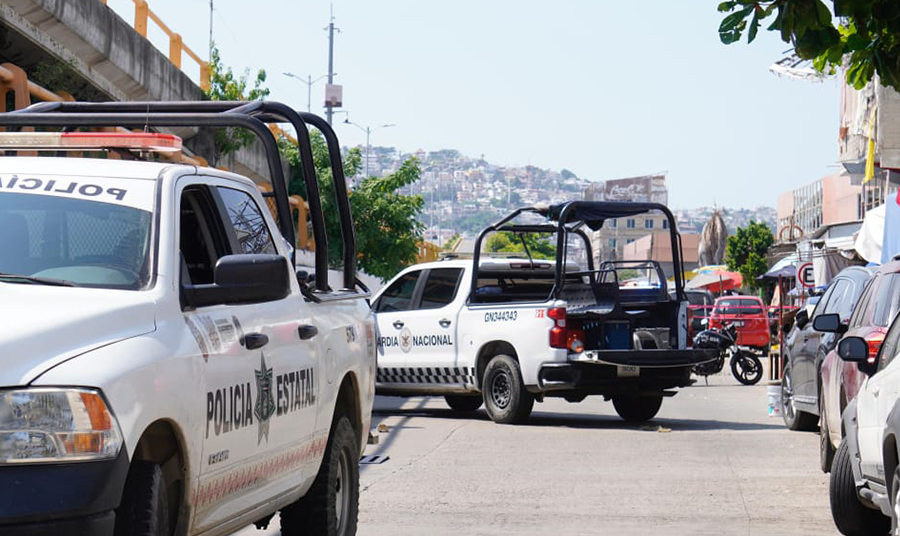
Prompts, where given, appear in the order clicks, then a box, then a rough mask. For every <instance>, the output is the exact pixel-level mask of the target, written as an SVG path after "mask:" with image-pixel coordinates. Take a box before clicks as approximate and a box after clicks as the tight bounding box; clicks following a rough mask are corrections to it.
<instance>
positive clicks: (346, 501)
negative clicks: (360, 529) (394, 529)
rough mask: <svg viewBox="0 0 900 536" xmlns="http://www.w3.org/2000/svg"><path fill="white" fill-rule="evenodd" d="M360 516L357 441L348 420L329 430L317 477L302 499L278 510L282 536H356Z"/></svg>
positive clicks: (341, 421)
mask: <svg viewBox="0 0 900 536" xmlns="http://www.w3.org/2000/svg"><path fill="white" fill-rule="evenodd" d="M358 514H359V441H357V439H356V433H355V432H354V431H353V426H352V425H351V424H350V420H349V419H347V417H340V418H339V419H338V421H337V423H336V424H335V425H334V426H333V427H332V429H331V438H330V439H329V440H328V446H327V447H326V448H325V457H324V459H323V460H322V466H321V467H320V468H319V474H318V475H317V476H316V480H315V481H314V482H313V485H312V487H311V488H310V489H309V491H308V492H307V493H306V495H305V496H303V497H301V498H300V499H298V500H297V501H296V502H294V503H292V504H290V505H288V506H287V507H286V508H284V509H283V510H281V533H282V534H284V535H285V536H288V535H290V536H293V535H297V536H299V535H301V534H321V535H323V536H352V535H353V534H356V522H357V519H358Z"/></svg>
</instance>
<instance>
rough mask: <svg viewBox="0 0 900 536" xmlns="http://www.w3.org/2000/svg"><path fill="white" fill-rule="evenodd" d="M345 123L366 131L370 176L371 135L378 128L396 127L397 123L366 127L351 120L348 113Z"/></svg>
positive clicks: (368, 171)
mask: <svg viewBox="0 0 900 536" xmlns="http://www.w3.org/2000/svg"><path fill="white" fill-rule="evenodd" d="M344 123H346V124H348V125H353V126H355V127H356V128H358V129H360V130H362V131H363V132H365V133H366V176H367V177H368V176H369V173H370V169H371V168H370V167H369V151H370V149H371V144H370V143H369V138H370V137H371V135H372V132H374V131H376V130H378V129H380V128H390V127H395V126H397V125H395V124H394V123H388V124H385V125H378V126H376V127H370V126H365V127H364V126H362V125H360V124H358V123H354V122H353V121H351V120H350V116H349V114H348V115H347V118H346V119H344Z"/></svg>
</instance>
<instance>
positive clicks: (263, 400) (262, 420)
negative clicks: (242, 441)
mask: <svg viewBox="0 0 900 536" xmlns="http://www.w3.org/2000/svg"><path fill="white" fill-rule="evenodd" d="M259 368H260V370H257V371H255V372H256V407H255V408H253V415H255V416H256V421H257V422H258V423H259V436H258V437H257V439H256V444H257V445H259V444H260V443H262V438H263V436H265V438H266V443H268V442H269V418H270V417H271V416H272V414H273V413H275V398H274V397H273V396H272V369H270V368H266V358H265V356H263V355H262V354H260V356H259Z"/></svg>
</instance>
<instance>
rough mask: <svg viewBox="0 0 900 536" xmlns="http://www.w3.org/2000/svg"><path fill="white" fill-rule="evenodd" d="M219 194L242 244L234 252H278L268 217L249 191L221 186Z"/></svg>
mask: <svg viewBox="0 0 900 536" xmlns="http://www.w3.org/2000/svg"><path fill="white" fill-rule="evenodd" d="M219 194H220V195H221V196H222V202H223V203H224V204H225V211H226V212H227V213H228V219H229V220H230V221H231V224H232V225H233V226H234V233H235V236H236V238H237V241H238V244H240V246H241V251H235V252H234V253H267V254H275V253H277V252H276V251H275V244H274V242H272V235H271V233H269V228H268V227H267V226H266V219H265V218H264V217H263V215H262V212H260V210H259V206H257V204H256V202H255V201H254V200H253V198H252V197H251V196H250V195H249V194H248V193H247V192H242V191H240V190H235V189H233V188H223V187H219Z"/></svg>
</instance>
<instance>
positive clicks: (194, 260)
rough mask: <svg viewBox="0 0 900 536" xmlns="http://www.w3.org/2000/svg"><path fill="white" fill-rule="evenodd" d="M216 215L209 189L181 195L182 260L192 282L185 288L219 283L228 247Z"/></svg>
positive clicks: (186, 192)
mask: <svg viewBox="0 0 900 536" xmlns="http://www.w3.org/2000/svg"><path fill="white" fill-rule="evenodd" d="M213 214H215V212H214V211H213V205H212V200H211V199H210V197H209V193H208V192H207V191H206V190H205V188H188V189H185V191H184V193H182V194H181V215H180V219H181V236H180V242H181V256H182V260H183V263H184V268H185V269H186V270H187V274H186V275H187V278H188V279H189V281H183V282H182V284H185V283H190V284H193V285H205V284H210V283H213V282H214V281H215V273H214V271H215V267H216V261H218V260H219V257H221V256H223V255H224V254H225V243H224V240H222V236H221V231H220V229H219V228H218V225H217V224H215V223H214V222H216V221H217V218H216V217H214V216H213Z"/></svg>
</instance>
